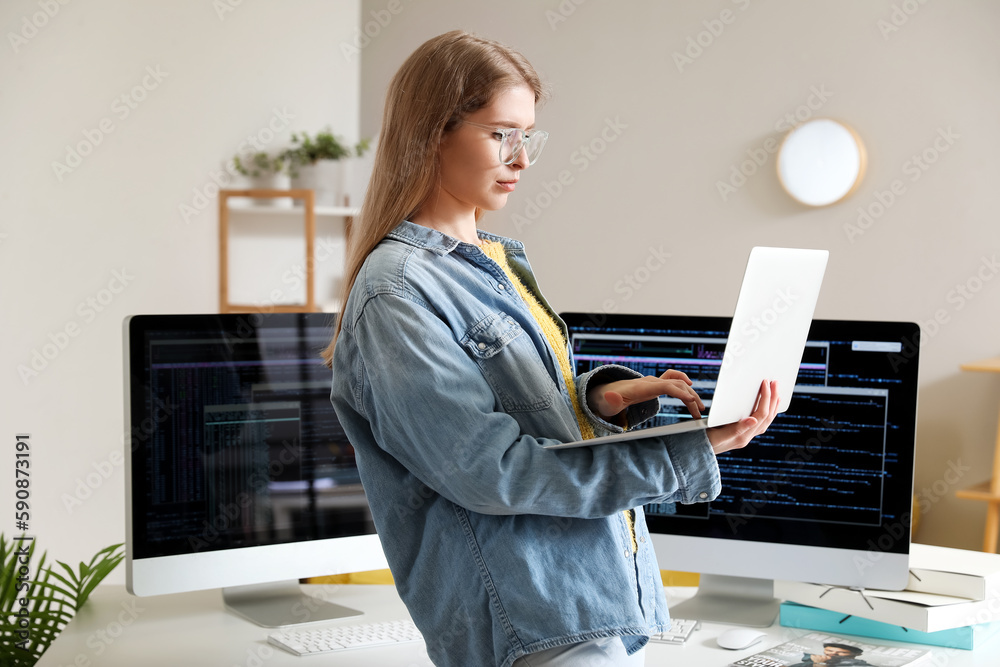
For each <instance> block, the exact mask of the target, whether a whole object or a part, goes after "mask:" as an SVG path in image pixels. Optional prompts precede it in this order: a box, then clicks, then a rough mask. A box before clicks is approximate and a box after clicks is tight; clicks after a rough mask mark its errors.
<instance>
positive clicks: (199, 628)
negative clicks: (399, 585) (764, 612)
mask: <svg viewBox="0 0 1000 667" xmlns="http://www.w3.org/2000/svg"><path fill="white" fill-rule="evenodd" d="M307 588H313V587H307ZM315 588H316V589H323V590H321V591H319V595H318V596H319V597H322V598H323V599H327V600H330V601H331V602H337V603H338V604H343V605H346V606H348V607H354V608H355V609H360V610H362V611H364V612H365V615H364V616H355V617H353V618H350V619H345V620H343V621H340V622H339V623H341V624H344V623H366V622H370V621H384V620H392V619H398V618H407V617H408V615H407V613H406V607H404V606H403V603H402V602H401V601H400V599H399V597H398V596H397V595H396V590H395V588H393V587H392V586H322V587H318V586H317V587H315ZM693 590H694V589H690V588H672V589H668V590H667V598H668V600H669V602H670V603H671V604H674V603H676V602H679V601H680V600H682V599H684V598H686V597H688V596H690V595H691V594H692V592H693ZM727 627H730V626H724V625H716V624H711V623H706V624H703V626H702V628H701V629H700V630H698V631H696V632H695V633H694V635H692V636H691V638H690V639H689V640H688V642H687V644H685V645H683V646H667V645H661V644H649V645H648V647H647V649H646V665H648V666H650V667H652V666H656V665H663V666H667V665H679V666H683V667H702V666H705V667H715V666H720V667H722V666H724V665H727V664H728V663H729V662H730V661H732V660H737V659H739V658H742V657H745V656H747V655H752V654H753V653H756V652H758V651H761V650H763V649H765V648H768V647H769V646H774V645H776V644H780V643H781V642H784V641H788V640H790V639H794V638H795V637H799V636H801V635H803V634H806V633H807V632H808V631H806V630H798V629H794V628H783V627H781V626H779V625H777V624H775V625H774V626H772V627H771V628H769V629H768V630H767V632H768V636H767V637H765V638H764V640H763V641H761V642H760V643H758V644H757V645H756V646H754V647H752V648H749V649H745V650H743V651H726V650H723V649H720V648H718V647H717V646H716V645H715V638H716V637H717V636H718V635H719V634H720V633H721V632H722V631H723V630H725V629H726V628H727ZM268 632H270V631H269V630H268V629H266V628H261V627H259V626H256V625H254V624H253V623H250V622H249V621H245V620H243V619H242V618H240V617H238V616H235V615H233V614H230V613H229V612H226V611H225V610H224V609H223V606H222V595H221V593H220V592H219V591H201V592H197V593H184V594H180V595H165V596H159V597H151V598H135V597H132V596H131V595H129V594H128V593H127V592H126V591H125V588H124V586H99V587H98V588H97V590H96V591H94V594H93V595H92V596H91V598H90V600H89V601H88V603H87V604H86V605H85V606H84V608H83V609H81V610H80V612H79V613H78V614H77V615H76V617H75V618H74V619H73V620H72V622H70V624H69V625H68V626H67V627H66V629H65V630H64V631H63V633H62V634H61V635H60V636H59V638H58V639H57V640H56V641H55V643H53V644H52V646H51V647H50V648H49V650H48V651H46V653H45V655H43V656H42V658H41V660H40V661H39V662H38V665H39V667H70V666H71V665H72V666H73V667H93V666H97V665H99V666H100V667H105V666H108V667H112V666H116V665H122V666H127V667H136V666H137V665H142V666H143V667H158V666H159V665H164V666H166V665H169V666H171V667H202V666H220V667H229V666H239V667H278V666H280V665H297V666H298V667H303V665H318V664H336V665H338V666H344V667H351V666H353V665H358V666H362V665H364V666H365V667H383V666H385V667H390V666H391V667H431V662H430V660H429V659H428V657H427V653H426V652H425V650H424V648H423V645H422V644H416V643H410V644H403V645H401V646H390V647H378V648H372V649H359V650H354V651H343V652H340V653H336V654H332V656H335V658H334V657H332V656H331V654H327V655H325V656H315V657H310V658H301V657H298V656H294V655H292V654H290V653H286V652H285V651H283V650H281V649H278V648H274V647H272V646H271V645H269V644H268V643H267V635H268ZM860 639H861V641H869V642H871V643H880V644H886V645H897V646H914V645H913V644H909V645H906V644H901V643H899V642H890V641H883V640H874V639H868V640H866V639H865V638H860ZM925 648H931V650H932V653H933V654H934V657H935V660H934V661H932V662H931V663H929V664H931V665H938V666H942V665H947V666H948V667H996V666H997V665H998V664H1000V636H996V637H993V639H992V640H990V641H989V642H988V643H986V644H985V645H984V646H983V647H982V648H980V649H978V650H976V651H963V650H959V649H943V648H937V647H925Z"/></svg>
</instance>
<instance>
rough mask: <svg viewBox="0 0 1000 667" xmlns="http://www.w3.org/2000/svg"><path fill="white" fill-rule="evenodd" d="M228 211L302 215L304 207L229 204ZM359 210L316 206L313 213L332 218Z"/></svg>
mask: <svg viewBox="0 0 1000 667" xmlns="http://www.w3.org/2000/svg"><path fill="white" fill-rule="evenodd" d="M229 210H230V211H239V212H240V213H252V214H260V215H274V214H278V215H289V216H297V217H302V216H303V215H304V214H305V209H303V208H302V207H301V206H261V205H260V204H236V203H230V204H229ZM360 212H361V209H359V208H355V207H353V206H317V207H316V208H315V209H314V210H313V213H315V215H316V216H317V217H320V216H328V217H332V218H348V217H354V216H356V215H358V214H359V213H360Z"/></svg>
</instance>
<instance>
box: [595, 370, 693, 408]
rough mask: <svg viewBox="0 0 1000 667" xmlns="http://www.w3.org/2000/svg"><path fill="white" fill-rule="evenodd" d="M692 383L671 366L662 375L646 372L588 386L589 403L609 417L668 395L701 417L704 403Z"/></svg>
mask: <svg viewBox="0 0 1000 667" xmlns="http://www.w3.org/2000/svg"><path fill="white" fill-rule="evenodd" d="M691 384H692V383H691V380H690V378H688V376H687V375H686V374H685V373H682V372H681V371H675V370H669V371H667V372H666V373H664V374H663V375H661V376H660V377H654V376H652V375H647V376H645V377H641V378H633V379H630V380H617V381H615V382H608V383H606V384H600V385H597V386H596V387H590V388H589V389H588V390H587V403H588V404H589V405H590V409H591V410H592V411H593V412H594V413H596V414H598V415H600V416H601V417H603V418H605V419H608V418H610V417H614V416H615V415H617V414H618V413H620V412H621V411H622V410H625V409H626V408H628V406H630V405H635V404H636V403H642V402H643V401H648V400H649V399H651V398H658V397H659V396H662V395H666V396H670V397H672V398H676V399H678V400H679V401H681V402H682V403H684V405H685V406H687V409H688V411H689V412H690V413H691V415H692V416H694V418H695V419H699V418H701V411H702V410H704V409H705V404H704V403H702V402H701V399H700V398H698V394H696V393H695V391H694V389H692V388H691Z"/></svg>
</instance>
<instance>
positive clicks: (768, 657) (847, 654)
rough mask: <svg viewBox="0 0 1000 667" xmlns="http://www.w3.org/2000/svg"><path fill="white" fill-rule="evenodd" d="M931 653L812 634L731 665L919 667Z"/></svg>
mask: <svg viewBox="0 0 1000 667" xmlns="http://www.w3.org/2000/svg"><path fill="white" fill-rule="evenodd" d="M929 656H930V651H929V650H928V649H923V648H902V647H896V646H878V645H875V644H865V643H863V642H859V641H856V640H854V639H844V638H843V637H838V636H837V635H828V634H824V633H820V632H812V633H810V634H808V635H803V636H802V637H799V638H798V639H795V640H792V641H790V642H785V643H784V644H778V645H777V646H774V647H771V648H769V649H767V650H766V651H761V652H760V653H754V654H753V655H750V656H747V657H745V658H740V659H739V660H737V661H735V662H732V663H730V664H731V665H733V667H814V666H815V665H825V666H826V667H904V666H905V667H910V665H922V664H925V663H926V661H927V660H928V659H929Z"/></svg>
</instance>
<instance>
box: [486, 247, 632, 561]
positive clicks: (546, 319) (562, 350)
mask: <svg viewBox="0 0 1000 667" xmlns="http://www.w3.org/2000/svg"><path fill="white" fill-rule="evenodd" d="M482 247H483V252H485V253H486V256H487V257H489V258H490V259H492V260H493V261H494V262H496V263H497V264H498V265H499V266H500V268H501V269H503V272H504V273H505V274H506V275H507V278H508V279H509V280H510V282H511V285H513V287H514V289H515V290H517V293H518V295H520V297H521V298H522V299H524V302H525V304H527V306H528V310H530V311H531V315H532V317H534V318H535V321H537V322H538V326H539V327H541V329H542V333H544V334H545V339H546V340H547V341H548V343H549V347H551V348H552V351H553V352H554V353H555V357H556V359H557V360H558V361H559V369H560V370H561V371H562V376H563V380H565V382H566V388H567V389H568V390H569V395H570V398H571V399H572V400H573V410H574V411H575V412H576V421H577V424H579V426H580V433H581V434H582V435H583V438H584V439H585V440H589V439H590V438H593V437H594V429H593V427H592V426H591V425H590V422H589V421H588V420H587V417H586V415H585V414H584V412H583V408H581V406H580V398H579V396H578V395H577V392H576V382H575V381H574V378H575V377H576V374H575V373H574V372H573V368H572V367H571V366H570V363H569V352H568V350H567V341H566V339H565V338H564V337H563V334H562V329H561V328H560V327H559V324H558V323H557V322H556V319H555V317H554V316H553V315H552V313H551V312H549V310H547V309H546V308H545V307H544V306H543V305H542V304H541V302H540V301H539V300H538V297H537V296H536V295H535V294H534V293H533V292H532V291H531V290H529V289H528V288H527V287H526V286H525V284H524V283H522V282H521V280H520V278H518V277H517V274H515V273H514V271H513V269H511V266H510V263H509V262H508V261H507V252H506V250H505V249H504V247H503V245H502V244H500V243H498V242H497V241H483V246H482ZM624 514H625V519H626V521H627V522H628V527H629V533H630V534H631V536H632V552H633V553H635V551H636V549H637V545H636V543H635V526H634V519H633V514H632V511H631V510H625V512H624Z"/></svg>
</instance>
